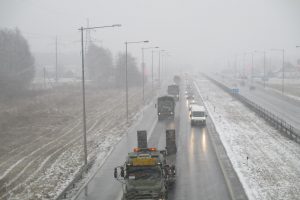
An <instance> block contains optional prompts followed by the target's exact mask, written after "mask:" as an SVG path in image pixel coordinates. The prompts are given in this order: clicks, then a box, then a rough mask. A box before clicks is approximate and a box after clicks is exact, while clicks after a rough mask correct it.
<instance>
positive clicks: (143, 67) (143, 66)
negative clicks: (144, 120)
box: [142, 47, 159, 104]
mask: <svg viewBox="0 0 300 200" xmlns="http://www.w3.org/2000/svg"><path fill="white" fill-rule="evenodd" d="M157 48H159V47H145V48H142V72H143V104H145V62H144V50H145V49H157ZM152 89H153V51H152Z"/></svg>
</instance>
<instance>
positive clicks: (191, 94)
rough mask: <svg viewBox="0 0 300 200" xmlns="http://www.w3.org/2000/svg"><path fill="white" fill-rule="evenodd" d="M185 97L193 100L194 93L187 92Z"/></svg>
mask: <svg viewBox="0 0 300 200" xmlns="http://www.w3.org/2000/svg"><path fill="white" fill-rule="evenodd" d="M186 99H187V100H194V99H195V98H194V94H193V93H192V92H188V93H187V95H186Z"/></svg>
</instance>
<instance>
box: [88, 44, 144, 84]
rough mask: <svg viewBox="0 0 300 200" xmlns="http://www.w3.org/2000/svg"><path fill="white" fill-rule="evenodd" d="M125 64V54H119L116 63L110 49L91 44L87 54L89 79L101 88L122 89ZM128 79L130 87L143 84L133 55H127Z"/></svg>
mask: <svg viewBox="0 0 300 200" xmlns="http://www.w3.org/2000/svg"><path fill="white" fill-rule="evenodd" d="M125 62H126V55H125V53H119V54H118V55H117V57H116V59H115V62H114V59H113V56H112V53H111V52H110V50H109V49H106V48H103V47H100V46H97V45H95V44H93V43H91V44H90V45H89V47H88V50H87V54H86V65H87V69H88V78H89V79H90V80H92V81H93V82H94V83H95V84H97V85H98V86H101V87H115V86H116V87H122V86H124V84H125V78H126V76H125V74H126V68H125ZM127 77H128V85H129V86H137V85H139V84H141V79H142V74H141V72H140V71H139V70H138V68H137V63H136V60H135V58H134V57H133V56H132V55H131V54H128V55H127Z"/></svg>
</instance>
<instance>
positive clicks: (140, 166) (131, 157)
mask: <svg viewBox="0 0 300 200" xmlns="http://www.w3.org/2000/svg"><path fill="white" fill-rule="evenodd" d="M142 132H144V133H145V131H142ZM142 135H143V137H142V139H141V138H140V139H138V147H137V148H134V150H133V152H130V153H128V156H127V158H126V161H125V163H124V164H123V165H122V166H119V167H116V168H115V169H114V177H115V179H117V180H118V181H120V182H121V183H122V185H123V187H122V188H123V197H122V200H133V199H134V200H138V199H140V200H142V199H143V200H146V199H148V200H167V199H168V192H169V190H170V189H171V188H172V185H173V184H174V182H175V179H176V171H175V162H176V151H177V149H176V141H175V140H176V139H175V130H167V131H166V150H161V151H159V150H157V149H156V148H148V147H147V141H146V142H145V140H147V137H144V136H145V134H142ZM138 138H139V132H138ZM141 141H143V142H141ZM145 144H146V145H145Z"/></svg>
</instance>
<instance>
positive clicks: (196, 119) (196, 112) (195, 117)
mask: <svg viewBox="0 0 300 200" xmlns="http://www.w3.org/2000/svg"><path fill="white" fill-rule="evenodd" d="M206 117H207V114H206V111H205V108H204V106H199V105H193V106H192V107H191V112H190V118H191V125H192V126H193V125H206Z"/></svg>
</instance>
